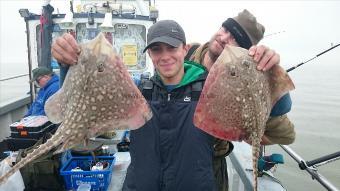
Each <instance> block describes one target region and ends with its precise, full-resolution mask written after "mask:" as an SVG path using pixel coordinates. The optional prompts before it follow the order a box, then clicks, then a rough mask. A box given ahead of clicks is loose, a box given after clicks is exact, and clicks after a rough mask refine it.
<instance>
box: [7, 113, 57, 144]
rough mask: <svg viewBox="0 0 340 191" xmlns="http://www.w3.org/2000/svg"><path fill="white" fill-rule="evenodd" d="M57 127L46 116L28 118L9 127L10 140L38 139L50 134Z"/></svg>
mask: <svg viewBox="0 0 340 191" xmlns="http://www.w3.org/2000/svg"><path fill="white" fill-rule="evenodd" d="M56 128H57V125H55V124H53V123H51V122H50V121H49V120H48V118H47V117H46V116H29V117H25V118H23V119H22V120H21V121H18V122H15V123H12V124H11V125H10V129H11V137H12V138H31V139H40V138H41V137H42V136H43V135H44V134H46V133H47V132H52V131H54V130H55V129H56Z"/></svg>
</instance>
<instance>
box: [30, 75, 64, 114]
mask: <svg viewBox="0 0 340 191" xmlns="http://www.w3.org/2000/svg"><path fill="white" fill-rule="evenodd" d="M58 90H59V77H58V76H57V75H56V74H53V75H52V78H51V79H50V80H49V81H48V82H47V84H46V85H45V87H43V88H41V89H40V90H39V92H38V96H37V97H36V99H35V101H34V102H33V103H32V105H31V107H30V109H29V110H28V112H27V113H26V115H25V117H27V116H31V115H32V116H35V115H46V114H45V110H44V106H45V102H46V100H47V99H48V98H49V97H50V96H52V95H53V94H54V93H56V92H57V91H58Z"/></svg>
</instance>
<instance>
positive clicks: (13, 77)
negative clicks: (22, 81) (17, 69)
mask: <svg viewBox="0 0 340 191" xmlns="http://www.w3.org/2000/svg"><path fill="white" fill-rule="evenodd" d="M25 76H28V74H21V75H17V76H12V77H9V78H4V79H0V82H4V81H8V80H13V79H16V78H21V77H25Z"/></svg>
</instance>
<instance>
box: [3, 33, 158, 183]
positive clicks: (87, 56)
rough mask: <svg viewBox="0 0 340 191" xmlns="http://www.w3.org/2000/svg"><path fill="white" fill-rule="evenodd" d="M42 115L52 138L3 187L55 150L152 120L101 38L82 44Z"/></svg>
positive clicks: (7, 174) (121, 65) (129, 80)
mask: <svg viewBox="0 0 340 191" xmlns="http://www.w3.org/2000/svg"><path fill="white" fill-rule="evenodd" d="M45 111H46V114H47V116H48V118H49V119H50V120H51V121H52V122H55V123H59V122H61V121H62V123H61V125H60V127H59V128H58V129H57V131H56V133H55V134H54V135H53V136H52V137H51V138H50V139H49V140H47V142H46V143H44V144H42V145H40V146H39V147H38V148H37V149H35V150H33V151H32V152H31V153H29V154H28V155H27V156H26V157H25V158H23V159H22V160H21V161H20V162H18V163H17V164H16V165H15V166H14V167H13V168H12V169H11V170H9V171H8V172H6V173H5V174H4V175H3V176H1V177H0V184H1V183H3V182H4V181H6V180H7V179H8V177H10V176H11V175H12V174H14V173H15V172H16V171H17V170H19V169H20V168H21V167H23V166H25V165H26V164H27V163H29V162H31V161H33V160H35V159H36V158H38V157H39V156H41V155H43V154H44V153H46V152H48V151H50V150H52V149H53V148H56V147H58V146H59V147H58V148H59V149H58V150H57V151H55V153H60V152H63V151H65V150H66V149H69V148H72V147H74V146H76V145H78V144H80V143H84V142H86V140H88V139H89V138H91V137H95V136H97V135H100V134H103V133H105V132H108V131H109V132H112V131H113V130H115V129H128V128H129V129H137V128H139V127H141V126H143V125H144V124H145V123H146V122H147V121H148V120H150V119H151V117H152V113H151V110H150V108H149V106H148V104H147V102H146V100H145V99H144V97H143V96H142V94H141V93H140V91H139V90H138V88H137V87H136V85H135V84H134V82H133V81H132V79H131V77H130V75H129V73H128V71H127V69H126V67H125V66H124V64H123V63H122V61H121V59H120V58H119V57H118V56H117V54H116V53H115V51H114V50H113V48H112V45H111V44H110V43H109V42H108V41H107V40H106V39H105V37H104V35H103V34H102V33H100V34H99V35H98V36H97V37H96V38H95V39H93V40H91V41H89V42H87V43H85V44H82V45H81V54H80V56H79V59H78V63H77V64H76V65H73V66H71V67H70V68H69V71H68V73H67V76H66V78H65V81H64V84H63V87H62V88H61V89H60V90H59V91H58V92H57V93H56V94H54V95H53V96H51V97H50V98H49V99H48V101H47V103H46V105H45Z"/></svg>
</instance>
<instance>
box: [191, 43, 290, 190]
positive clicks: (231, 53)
mask: <svg viewBox="0 0 340 191" xmlns="http://www.w3.org/2000/svg"><path fill="white" fill-rule="evenodd" d="M256 66H257V64H256V63H255V62H254V60H253V59H252V58H251V57H250V56H249V55H248V51H247V50H245V49H243V48H239V47H232V46H226V47H225V49H224V50H223V52H222V53H221V55H220V56H219V57H218V59H217V60H216V62H215V63H214V64H213V66H212V68H211V70H210V72H209V75H208V77H207V80H206V82H205V85H204V87H203V90H202V93H201V96H200V99H199V102H198V104H197V107H196V111H195V115H194V124H195V125H196V126H197V127H198V128H200V129H202V130H203V131H205V132H207V133H209V134H211V135H213V136H214V137H217V138H220V139H224V140H229V141H242V140H247V142H249V143H251V145H252V155H253V172H254V190H256V189H257V175H258V172H257V161H258V157H259V151H260V146H261V145H260V142H261V139H262V136H263V134H264V130H265V126H266V122H267V120H268V118H269V114H270V111H271V109H272V107H273V105H274V104H275V103H276V102H277V101H278V100H279V99H280V98H281V97H282V96H283V95H285V94H286V93H288V92H289V91H290V90H293V89H294V88H295V87H294V84H293V82H292V80H291V79H290V77H289V76H288V74H287V73H286V71H285V70H284V69H283V68H282V67H280V66H279V65H275V66H273V67H272V68H271V69H270V70H269V71H267V72H263V71H258V70H257V69H256Z"/></svg>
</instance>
